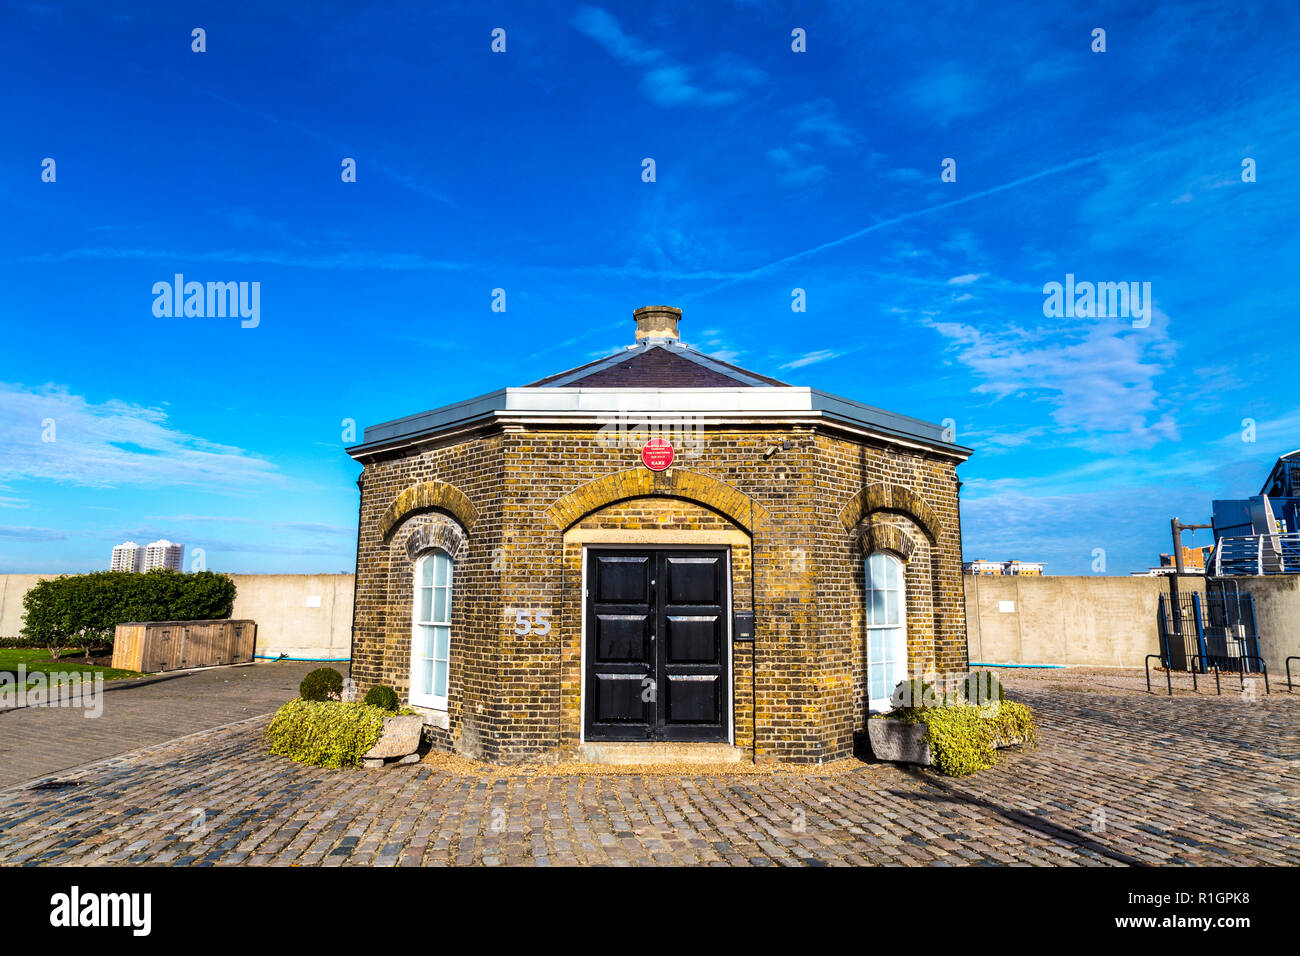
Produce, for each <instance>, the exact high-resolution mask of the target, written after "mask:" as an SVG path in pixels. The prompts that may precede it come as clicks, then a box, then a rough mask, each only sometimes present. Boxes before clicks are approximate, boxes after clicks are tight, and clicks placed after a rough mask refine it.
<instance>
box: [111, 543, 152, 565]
mask: <svg viewBox="0 0 1300 956" xmlns="http://www.w3.org/2000/svg"><path fill="white" fill-rule="evenodd" d="M143 563H144V548H142V547H140V546H139V545H138V544H136V543H135V542H134V541H123V542H122V543H121V544H119V545H116V546H115V547H114V548H113V560H112V563H111V564H109V566H108V569H109V570H110V571H139V570H140V567H141V565H143Z"/></svg>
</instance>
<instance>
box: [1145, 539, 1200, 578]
mask: <svg viewBox="0 0 1300 956" xmlns="http://www.w3.org/2000/svg"><path fill="white" fill-rule="evenodd" d="M1212 550H1214V549H1213V546H1211V545H1208V544H1207V545H1206V546H1205V547H1203V548H1189V547H1188V546H1187V545H1183V573H1184V574H1204V573H1205V562H1206V560H1207V559H1208V558H1209V556H1210V552H1211V551H1212ZM1177 571H1178V565H1177V564H1175V563H1174V556H1173V555H1172V554H1161V555H1160V565H1159V566H1158V567H1154V568H1147V569H1146V570H1145V571H1134V572H1132V576H1133V577H1135V578H1143V577H1162V576H1164V577H1167V576H1168V575H1171V574H1174V573H1176V572H1177Z"/></svg>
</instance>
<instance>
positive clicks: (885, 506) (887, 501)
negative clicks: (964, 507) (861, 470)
mask: <svg viewBox="0 0 1300 956" xmlns="http://www.w3.org/2000/svg"><path fill="white" fill-rule="evenodd" d="M876 511H898V512H901V513H903V514H905V515H908V516H909V517H911V518H913V519H914V520H915V521H916V523H917V524H918V525H920V526H921V528H922V529H923V530H924V531H925V533H926V534H927V535H929V536H930V540H931V541H938V540H939V538H940V537H942V535H943V526H942V525H941V524H940V523H939V518H938V516H937V515H936V514H935V513H934V509H933V508H931V507H930V506H929V505H928V504H926V501H925V499H924V498H922V497H921V496H920V495H918V494H917V493H916V492H915V491H913V490H912V489H910V488H905V487H903V486H902V485H893V484H889V483H888V482H884V481H878V482H875V483H874V484H870V485H867V486H866V487H865V488H863V489H862V490H861V491H859V492H858V493H857V494H855V495H854V496H853V497H852V498H850V499H849V500H848V502H847V503H846V504H845V505H844V507H843V508H841V509H840V521H842V522H843V523H844V527H845V528H847V529H848V530H849V531H853V530H854V529H856V528H857V527H858V525H859V524H860V523H861V521H862V519H863V518H865V517H867V516H868V515H871V514H872V513H873V512H876Z"/></svg>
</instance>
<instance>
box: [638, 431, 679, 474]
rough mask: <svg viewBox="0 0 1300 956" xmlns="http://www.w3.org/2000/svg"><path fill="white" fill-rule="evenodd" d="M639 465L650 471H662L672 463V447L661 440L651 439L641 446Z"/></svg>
mask: <svg viewBox="0 0 1300 956" xmlns="http://www.w3.org/2000/svg"><path fill="white" fill-rule="evenodd" d="M641 463H642V464H644V465H645V466H646V467H647V468H649V469H650V470H651V471H663V470H664V469H665V468H667V467H668V466H669V465H671V464H672V463H673V446H672V444H671V443H670V442H666V441H664V440H663V439H662V438H652V439H650V440H649V441H648V442H646V443H645V444H644V445H642V446H641Z"/></svg>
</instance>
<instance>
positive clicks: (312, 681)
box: [298, 667, 343, 700]
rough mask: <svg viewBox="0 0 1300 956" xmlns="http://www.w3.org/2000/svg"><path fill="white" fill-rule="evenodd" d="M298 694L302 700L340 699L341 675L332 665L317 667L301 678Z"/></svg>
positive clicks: (341, 694)
mask: <svg viewBox="0 0 1300 956" xmlns="http://www.w3.org/2000/svg"><path fill="white" fill-rule="evenodd" d="M298 696H299V697H301V698H302V699H303V700H342V699H343V675H342V674H340V673H339V672H338V671H336V670H335V669H334V668H332V667H318V668H316V669H315V670H314V671H312V672H311V673H310V674H308V675H307V676H306V677H304V678H303V679H302V683H301V684H299V685H298Z"/></svg>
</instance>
